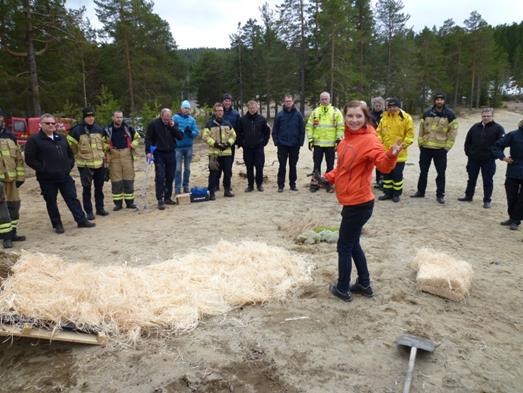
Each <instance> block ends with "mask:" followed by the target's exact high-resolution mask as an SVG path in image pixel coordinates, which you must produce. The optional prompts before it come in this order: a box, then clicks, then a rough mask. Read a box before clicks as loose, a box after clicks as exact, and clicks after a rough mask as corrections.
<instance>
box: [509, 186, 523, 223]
mask: <svg viewBox="0 0 523 393" xmlns="http://www.w3.org/2000/svg"><path fill="white" fill-rule="evenodd" d="M505 192H506V193H507V207H508V209H507V213H508V216H509V218H510V219H511V220H512V221H514V222H515V223H517V224H520V223H521V220H523V179H514V178H511V177H507V178H505Z"/></svg>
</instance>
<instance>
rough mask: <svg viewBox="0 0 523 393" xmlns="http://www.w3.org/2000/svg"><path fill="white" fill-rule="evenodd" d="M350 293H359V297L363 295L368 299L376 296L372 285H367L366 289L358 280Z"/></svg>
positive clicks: (351, 287)
mask: <svg viewBox="0 0 523 393" xmlns="http://www.w3.org/2000/svg"><path fill="white" fill-rule="evenodd" d="M350 291H351V292H352V293H357V294H359V295H363V296H366V297H373V296H374V292H373V291H372V287H371V286H370V285H367V286H366V287H364V286H363V285H361V284H360V283H359V281H358V280H356V282H355V283H354V285H351V286H350Z"/></svg>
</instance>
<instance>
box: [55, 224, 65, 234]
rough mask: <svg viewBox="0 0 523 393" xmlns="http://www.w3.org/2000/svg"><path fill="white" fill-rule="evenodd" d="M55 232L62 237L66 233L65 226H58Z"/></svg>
mask: <svg viewBox="0 0 523 393" xmlns="http://www.w3.org/2000/svg"><path fill="white" fill-rule="evenodd" d="M54 231H55V233H57V234H58V235H61V234H62V233H64V232H65V229H64V226H63V225H62V224H58V225H57V226H55V227H54Z"/></svg>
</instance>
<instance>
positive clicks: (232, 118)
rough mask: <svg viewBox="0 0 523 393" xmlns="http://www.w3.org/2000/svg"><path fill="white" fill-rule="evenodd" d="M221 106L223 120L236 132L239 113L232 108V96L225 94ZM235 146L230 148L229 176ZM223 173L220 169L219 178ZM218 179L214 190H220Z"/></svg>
mask: <svg viewBox="0 0 523 393" xmlns="http://www.w3.org/2000/svg"><path fill="white" fill-rule="evenodd" d="M222 105H223V119H224V120H226V121H228V122H229V123H231V126H232V128H233V129H234V130H235V131H236V130H238V126H239V124H240V117H241V116H240V113H239V112H238V111H237V110H235V109H234V108H233V107H232V95H230V94H229V93H225V94H224V95H223V99H222ZM235 150H236V149H235V145H232V146H231V174H232V165H233V164H234V155H235ZM222 173H223V169H221V172H220V176H221V174H222ZM219 184H220V179H219V178H218V182H217V183H216V190H219V188H220V185H219ZM223 186H224V187H225V180H224V181H223Z"/></svg>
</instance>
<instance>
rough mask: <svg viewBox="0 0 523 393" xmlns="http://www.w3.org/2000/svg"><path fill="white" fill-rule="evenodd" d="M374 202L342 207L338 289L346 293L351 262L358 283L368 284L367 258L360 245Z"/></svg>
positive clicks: (338, 249)
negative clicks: (362, 232)
mask: <svg viewBox="0 0 523 393" xmlns="http://www.w3.org/2000/svg"><path fill="white" fill-rule="evenodd" d="M373 208H374V201H372V202H368V203H364V204H362V205H358V206H343V210H342V212H341V216H342V219H341V225H340V236H339V238H338V247H337V251H338V284H337V286H338V289H339V290H340V291H342V292H344V291H347V290H348V289H349V285H350V275H351V270H352V260H354V265H356V270H357V272H358V281H359V282H360V284H361V285H363V286H365V287H366V286H368V285H369V284H370V277H369V270H368V269H367V258H365V253H364V252H363V249H362V248H361V245H360V236H361V230H362V229H363V226H364V225H365V223H366V222H367V221H368V220H369V218H370V217H371V216H372V210H373Z"/></svg>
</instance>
